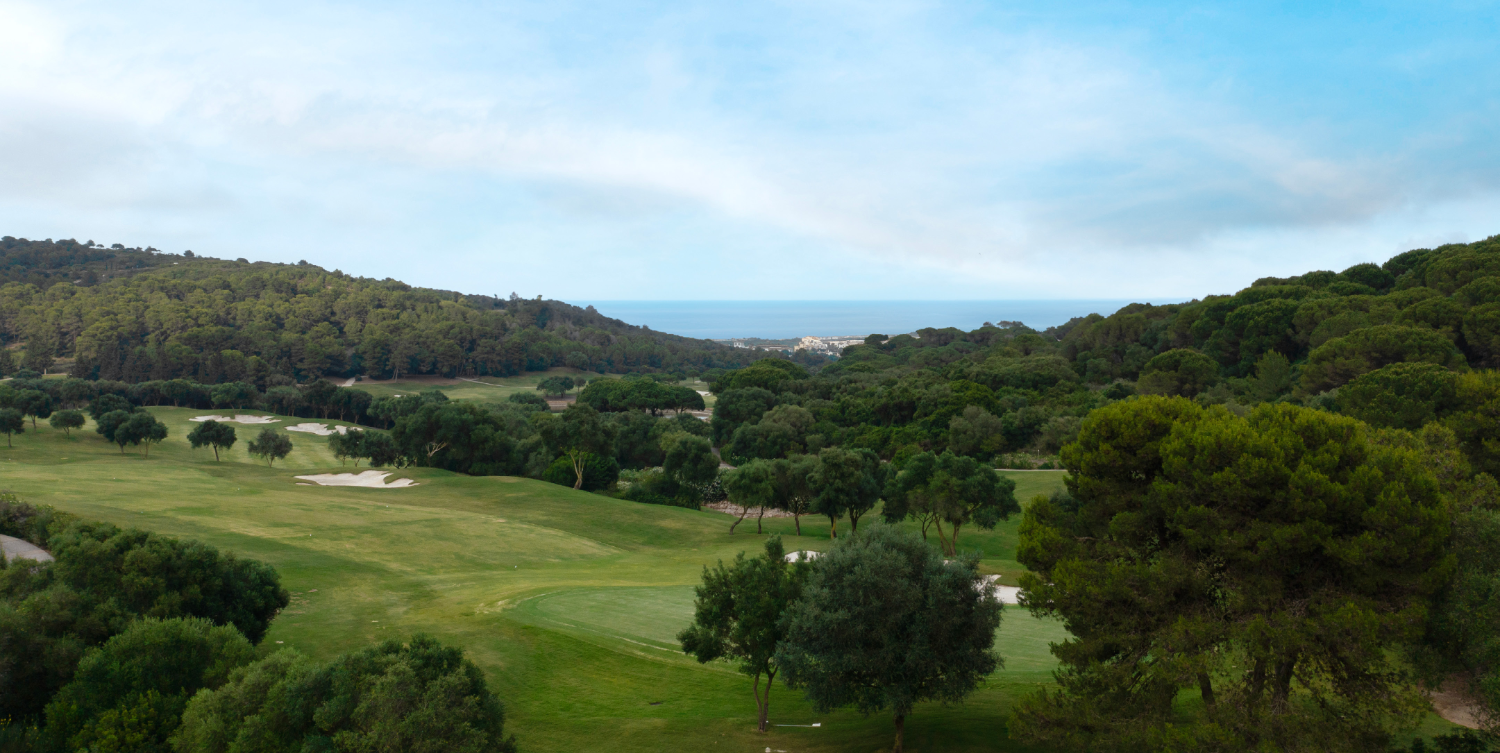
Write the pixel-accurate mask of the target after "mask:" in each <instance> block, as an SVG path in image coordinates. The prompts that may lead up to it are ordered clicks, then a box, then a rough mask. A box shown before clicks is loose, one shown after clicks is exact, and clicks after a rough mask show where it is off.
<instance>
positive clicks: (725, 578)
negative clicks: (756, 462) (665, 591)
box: [677, 536, 807, 732]
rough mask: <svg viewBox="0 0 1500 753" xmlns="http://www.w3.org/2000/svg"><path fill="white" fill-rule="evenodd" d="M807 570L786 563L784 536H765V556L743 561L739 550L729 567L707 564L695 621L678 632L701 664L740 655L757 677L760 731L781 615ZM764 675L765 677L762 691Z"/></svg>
mask: <svg viewBox="0 0 1500 753" xmlns="http://www.w3.org/2000/svg"><path fill="white" fill-rule="evenodd" d="M806 572H807V568H806V567H805V566H803V565H800V564H799V565H793V564H791V563H788V562H787V561H786V551H785V550H784V549H783V548H782V546H781V537H780V536H772V537H771V538H769V539H767V540H766V553H765V556H763V557H756V558H755V559H745V553H744V552H740V553H739V555H738V556H736V557H735V558H734V565H733V566H732V567H725V566H724V561H723V560H720V561H719V564H718V565H717V566H715V567H714V569H712V570H710V569H708V568H706V567H705V568H703V585H701V586H698V588H697V589H696V591H697V594H698V598H697V600H696V601H695V603H694V610H693V624H692V625H691V626H689V627H688V628H687V629H686V630H684V631H682V632H681V633H678V634H677V640H679V641H681V642H682V650H683V652H684V653H687V654H689V655H691V656H692V657H693V658H695V659H697V660H698V661H699V662H701V663H704V664H707V663H708V662H711V661H713V660H715V659H736V660H738V661H739V670H740V672H743V673H744V674H747V675H749V676H751V677H753V678H755V684H754V686H753V688H752V689H753V691H754V693H755V706H756V709H757V711H758V712H759V724H758V725H757V729H759V730H760V731H761V732H765V731H766V729H767V728H768V727H769V716H770V713H771V684H772V683H773V682H774V681H775V680H776V673H777V670H778V669H779V667H778V665H777V663H776V661H775V656H776V648H777V646H778V645H779V644H780V642H781V639H782V636H783V629H782V619H781V618H782V615H783V613H785V612H786V610H787V608H788V607H789V606H791V604H792V603H793V602H795V601H797V599H798V597H799V596H801V594H802V583H803V580H804V579H805V575H806ZM761 675H765V678H766V689H765V692H764V693H762V692H761V689H760V678H761Z"/></svg>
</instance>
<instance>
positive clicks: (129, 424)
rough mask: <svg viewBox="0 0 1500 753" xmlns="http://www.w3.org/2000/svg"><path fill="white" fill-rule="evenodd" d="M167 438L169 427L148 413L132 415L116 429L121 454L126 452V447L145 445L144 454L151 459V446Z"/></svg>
mask: <svg viewBox="0 0 1500 753" xmlns="http://www.w3.org/2000/svg"><path fill="white" fill-rule="evenodd" d="M166 438H167V425H166V424H164V423H162V422H160V421H158V420H156V417H155V416H153V415H151V414H150V413H147V412H146V411H136V412H135V413H132V414H130V417H129V418H127V419H125V420H124V421H123V422H122V423H120V425H119V426H116V427H115V432H114V441H115V444H117V445H119V446H120V452H124V451H125V445H127V444H132V445H137V444H138V445H145V451H144V454H145V456H146V457H148V458H149V457H151V445H153V444H155V443H157V442H160V441H162V440H163V439H166Z"/></svg>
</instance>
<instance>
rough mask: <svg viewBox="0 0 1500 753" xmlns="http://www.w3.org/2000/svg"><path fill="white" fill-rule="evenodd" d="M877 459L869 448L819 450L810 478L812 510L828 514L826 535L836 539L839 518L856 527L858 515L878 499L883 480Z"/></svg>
mask: <svg viewBox="0 0 1500 753" xmlns="http://www.w3.org/2000/svg"><path fill="white" fill-rule="evenodd" d="M884 476H885V473H884V469H883V468H882V467H881V465H880V458H879V457H878V456H876V455H875V453H873V452H870V451H869V450H864V449H859V450H846V449H844V448H842V447H829V448H826V449H824V450H823V451H822V452H820V453H818V466H817V468H816V469H815V470H813V472H812V474H811V475H810V477H809V482H810V485H811V489H812V491H813V493H814V499H813V503H812V507H813V511H814V512H816V513H818V514H820V515H826V516H828V522H829V525H830V526H831V529H830V531H829V538H838V525H839V518H841V517H843V516H844V515H845V514H846V513H847V514H848V515H849V524H850V526H851V527H853V528H854V530H856V531H858V530H859V517H860V516H861V515H863V514H864V513H866V512H868V511H869V510H870V508H872V507H874V506H875V503H876V502H879V501H880V487H881V485H882V484H883V482H884Z"/></svg>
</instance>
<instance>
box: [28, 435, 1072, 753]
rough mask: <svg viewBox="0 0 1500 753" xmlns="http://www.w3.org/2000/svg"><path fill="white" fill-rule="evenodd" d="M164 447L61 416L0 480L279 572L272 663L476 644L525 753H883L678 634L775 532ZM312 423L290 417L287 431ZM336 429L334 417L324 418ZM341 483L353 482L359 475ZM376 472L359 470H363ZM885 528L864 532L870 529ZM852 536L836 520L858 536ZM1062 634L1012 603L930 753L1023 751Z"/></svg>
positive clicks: (781, 527)
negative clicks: (357, 483) (145, 449)
mask: <svg viewBox="0 0 1500 753" xmlns="http://www.w3.org/2000/svg"><path fill="white" fill-rule="evenodd" d="M151 411H152V413H153V414H155V415H156V416H157V417H159V418H160V419H161V420H163V421H165V422H166V423H167V424H168V426H169V429H170V432H171V433H170V436H169V438H168V439H167V441H166V442H164V443H163V444H162V445H160V446H158V447H156V448H154V449H152V451H151V456H150V458H149V459H147V458H143V457H142V456H141V454H140V452H139V451H138V450H136V449H133V448H132V449H130V450H127V451H126V452H125V453H123V454H122V453H121V452H119V449H118V448H117V447H115V446H114V445H110V444H107V443H106V442H105V441H104V440H103V439H101V438H100V437H99V436H97V435H96V434H94V433H93V427H92V425H90V426H88V427H85V428H84V429H82V430H76V431H74V432H73V434H72V436H64V435H63V433H62V432H60V431H55V430H53V429H51V428H50V427H48V426H46V425H45V423H44V424H43V425H42V426H41V428H40V430H39V431H35V432H33V431H31V430H30V428H29V426H28V429H27V432H26V433H25V434H22V435H19V436H16V437H14V444H15V446H14V447H13V448H10V449H6V448H5V447H4V446H3V445H0V487H3V488H7V489H10V490H13V491H15V492H17V493H18V494H20V495H21V496H22V498H24V499H26V500H28V501H32V502H42V503H48V504H53V505H56V506H57V507H59V508H62V509H65V510H69V511H71V512H75V513H77V514H80V515H83V516H86V517H89V518H94V519H102V520H107V521H111V522H114V523H117V524H120V525H128V526H138V527H141V528H146V529H150V530H154V531H159V532H162V533H166V534H170V535H177V536H184V537H192V538H196V539H199V540H202V541H205V542H207V543H210V544H213V545H215V546H218V547H220V548H223V549H228V550H233V551H236V552H239V553H241V554H243V555H245V556H250V557H255V558H258V559H261V560H264V561H267V562H270V563H272V564H273V565H275V566H276V568H277V569H278V570H279V571H280V572H281V575H282V580H283V583H284V584H285V585H286V586H287V588H288V589H289V590H290V591H291V592H292V594H293V597H292V603H291V605H290V606H289V607H288V608H287V610H286V611H285V612H283V613H282V615H281V616H280V617H278V618H277V620H276V622H275V623H274V625H273V627H272V629H271V631H270V634H269V635H268V637H267V639H266V642H265V643H264V644H263V649H264V650H267V651H269V650H274V649H276V648H282V647H286V648H295V649H296V650H299V651H301V652H303V653H305V654H309V655H311V656H313V657H317V658H327V657H330V656H333V655H335V654H337V653H340V652H344V651H349V650H351V649H355V648H358V647H361V646H364V645H367V644H368V643H369V642H371V641H374V640H379V639H383V638H389V637H404V636H409V635H411V634H412V633H415V632H426V633H430V634H432V635H435V636H437V637H439V638H440V639H442V640H443V641H446V642H449V643H452V644H455V645H459V646H462V647H463V648H464V649H465V650H466V651H467V652H468V655H469V656H470V657H471V658H472V659H473V660H474V661H475V662H476V663H478V664H479V666H480V667H482V668H483V669H484V671H485V672H486V674H487V676H488V677H489V680H490V682H491V686H492V687H493V688H494V690H495V691H496V692H497V694H498V695H499V696H500V697H501V698H502V699H503V700H504V702H505V703H506V707H507V711H508V725H509V729H510V730H511V731H513V732H514V733H515V734H516V736H517V738H518V740H519V742H520V744H521V747H522V750H524V751H527V752H528V753H537V752H540V751H589V750H608V751H611V753H627V752H629V751H659V750H726V751H728V750H737V751H750V750H755V751H760V750H764V749H765V748H766V747H770V748H771V749H772V750H788V751H873V750H879V749H882V748H888V747H889V745H890V741H891V732H892V727H891V722H890V720H889V719H888V718H886V717H883V716H874V717H870V718H863V717H861V716H859V715H858V714H854V713H851V712H837V713H832V714H817V713H814V712H813V711H812V709H811V708H810V707H809V706H808V705H807V704H806V703H805V702H804V701H803V700H802V699H801V698H800V696H799V695H798V694H796V693H794V692H792V691H788V690H786V689H785V687H783V686H778V687H777V688H776V690H775V691H773V696H772V714H771V716H772V721H773V723H778V724H810V723H812V722H820V723H821V724H822V725H823V726H822V727H820V728H817V729H810V728H796V727H778V728H773V731H772V732H770V733H769V734H768V735H761V734H759V733H756V732H755V731H754V723H755V705H754V702H753V700H752V698H751V695H750V682H749V680H748V678H745V677H744V676H742V675H738V674H736V673H735V672H733V671H732V669H731V668H730V667H728V666H727V665H723V664H713V665H707V666H704V665H699V664H697V663H696V662H694V661H692V660H691V659H689V658H687V657H685V656H684V655H682V654H681V652H680V651H679V650H677V647H676V643H675V640H674V637H675V635H676V633H677V631H679V630H681V629H682V628H683V627H684V626H685V625H686V623H687V621H688V620H689V619H690V616H691V613H692V599H693V590H692V588H693V586H694V585H695V584H696V583H698V582H699V579H700V577H701V573H702V569H703V567H704V566H705V565H710V564H712V563H714V562H715V561H717V560H719V559H724V560H729V559H732V558H733V557H734V555H735V553H737V552H740V551H749V552H752V553H754V552H758V551H759V550H760V548H761V546H762V544H763V542H764V540H765V536H764V535H756V534H755V533H753V532H754V530H755V526H754V523H753V521H747V522H746V523H745V524H742V525H741V526H740V527H739V529H738V530H739V533H738V534H735V535H730V534H729V533H728V528H729V523H730V522H731V519H730V518H729V517H728V516H725V515H721V514H718V513H713V512H697V511H691V510H684V509H679V508H667V507H656V506H650V505H640V504H635V503H631V502H624V501H619V500H613V499H609V498H606V497H602V496H598V495H592V494H585V493H581V492H575V491H573V490H571V489H567V488H563V487H560V486H555V485H551V484H546V483H543V482H538V481H532V480H528V479H517V478H506V477H467V476H460V475H456V474H452V473H447V472H443V471H436V470H430V469H407V470H402V471H396V472H395V475H394V477H395V478H399V477H407V478H412V479H414V480H416V481H417V482H418V484H419V485H418V486H414V487H408V488H403V489H360V488H335V487H320V486H299V485H298V483H297V480H296V479H295V478H294V477H295V476H297V475H301V474H307V473H320V472H337V471H339V470H340V467H339V463H338V462H337V461H336V460H335V459H334V458H333V456H332V454H331V453H330V452H329V451H328V447H327V439H326V438H323V437H316V436H313V435H308V434H291V435H290V436H292V441H293V443H294V446H295V449H294V450H293V452H292V454H291V456H289V457H288V458H286V460H285V461H281V462H278V463H277V464H276V466H275V467H274V468H268V467H267V466H266V464H265V463H263V462H257V461H254V460H253V459H252V458H250V457H248V455H247V453H246V452H245V450H244V445H245V443H247V442H248V440H249V439H250V438H252V437H253V436H254V435H255V434H256V433H258V432H259V431H260V429H261V427H260V426H255V425H252V426H240V425H235V426H236V431H237V432H238V433H239V436H240V441H239V443H238V444H237V445H236V446H235V447H234V448H233V449H231V450H230V451H228V452H227V453H225V454H224V458H223V460H222V461H221V462H215V461H214V459H213V454H212V453H211V452H210V451H209V450H206V449H204V450H192V449H191V448H189V447H188V445H187V442H186V441H185V439H184V437H185V436H186V434H187V432H188V431H190V430H191V427H192V426H193V424H192V423H191V422H190V421H188V419H189V418H191V417H193V416H195V415H200V414H202V413H206V411H194V410H187V409H174V408H153V409H151ZM306 420H307V419H283V422H282V423H281V424H277V425H279V426H285V425H287V424H293V423H300V422H302V421H306ZM326 423H338V422H326ZM343 470H348V471H353V470H355V469H354V468H353V467H345V468H344V469H343ZM361 470H362V469H361ZM1007 475H1008V476H1011V477H1013V478H1015V479H1016V481H1017V495H1018V497H1019V498H1020V499H1022V500H1023V503H1024V501H1025V500H1029V499H1030V497H1031V496H1033V495H1035V494H1038V493H1048V492H1050V491H1051V490H1052V489H1055V488H1058V486H1059V485H1060V483H1061V477H1062V474H1061V472H1053V473H1009V474H1007ZM873 519H874V515H873V514H872V515H871V516H870V517H867V518H866V520H873ZM1017 524H1018V521H1017V519H1016V518H1012V519H1011V520H1009V521H1007V522H1005V523H1002V524H1001V525H1000V526H998V527H997V528H996V529H995V530H994V531H977V530H974V531H965V532H964V533H963V536H962V539H961V541H960V544H961V547H962V548H964V549H967V550H978V551H980V552H981V553H982V557H983V560H982V566H983V568H984V569H985V570H986V571H988V572H998V573H1001V574H1002V575H1004V576H1005V580H1006V581H1007V582H1013V578H1014V576H1015V575H1017V574H1019V572H1020V568H1019V566H1018V565H1017V564H1016V563H1015V561H1014V556H1015V539H1016V526H1017ZM846 527H847V522H846V523H844V524H841V526H840V528H841V529H843V528H846ZM802 530H803V533H804V534H805V535H804V536H802V537H801V538H798V537H796V536H794V535H793V525H792V521H791V520H789V519H775V520H767V521H766V525H765V531H766V534H770V533H781V534H782V535H783V536H784V537H786V544H787V547H788V549H826V548H827V547H828V546H829V545H830V541H829V540H828V522H827V520H826V519H824V520H821V521H819V520H818V519H816V518H804V520H803V526H802ZM1065 636H1066V634H1065V633H1064V631H1063V630H1062V628H1061V626H1060V625H1059V624H1057V623H1056V622H1052V621H1043V620H1037V619H1034V618H1032V617H1031V616H1030V615H1029V614H1028V613H1027V612H1025V611H1024V610H1021V609H1017V608H1008V609H1007V610H1006V614H1005V621H1004V624H1003V625H1002V626H1001V629H1000V633H999V636H998V639H997V642H996V648H997V650H998V651H999V653H1000V654H1001V655H1002V656H1003V657H1004V659H1005V661H1006V665H1005V667H1004V669H1002V670H1000V671H999V672H997V673H996V674H995V675H994V676H992V677H991V678H989V681H988V682H987V684H986V685H985V687H984V688H983V689H981V690H980V691H979V692H978V693H976V694H975V695H974V696H972V697H971V698H970V699H969V700H968V701H967V702H966V703H964V704H963V705H961V706H952V707H942V706H939V705H936V704H924V705H922V706H920V707H919V708H918V710H917V712H916V713H915V715H914V716H912V717H911V718H910V720H909V722H908V727H907V735H908V738H907V739H908V745H909V746H910V748H911V749H912V750H919V751H924V752H926V751H954V752H957V751H1017V750H1025V749H1026V748H1024V747H1022V746H1019V745H1017V744H1015V743H1012V742H1011V741H1009V740H1008V739H1007V736H1006V720H1007V715H1008V711H1009V709H1010V708H1011V707H1012V705H1013V704H1014V703H1015V701H1016V700H1017V699H1018V698H1019V697H1020V696H1021V695H1023V694H1026V693H1029V692H1031V691H1033V690H1034V689H1036V688H1038V687H1042V686H1048V685H1050V684H1051V675H1050V673H1051V671H1052V668H1053V667H1054V660H1053V658H1052V656H1051V654H1050V653H1049V651H1048V645H1049V644H1050V643H1052V642H1056V641H1059V640H1062V639H1063V638H1064V637H1065Z"/></svg>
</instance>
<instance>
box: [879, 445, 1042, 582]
mask: <svg viewBox="0 0 1500 753" xmlns="http://www.w3.org/2000/svg"><path fill="white" fill-rule="evenodd" d="M1015 492H1016V482H1014V481H1012V480H1010V479H1008V478H1004V477H1002V476H1000V475H999V474H997V473H995V472H994V470H992V469H990V468H989V467H988V466H985V465H983V464H981V463H980V462H979V461H978V460H975V459H974V458H970V457H964V456H962V455H954V454H953V453H951V452H944V453H943V454H941V455H934V454H932V453H930V452H923V453H920V454H918V455H914V456H912V457H911V458H910V459H909V460H907V461H906V465H905V466H903V467H902V469H901V472H900V473H898V474H896V475H895V476H894V477H893V478H891V479H890V480H889V481H887V482H886V485H885V500H886V502H885V507H884V508H883V510H882V514H884V516H885V520H886V522H887V523H896V522H899V521H901V520H903V519H905V518H906V517H908V516H910V517H913V518H916V519H917V520H918V521H919V522H920V523H921V524H922V537H923V538H926V537H927V529H928V527H929V526H932V527H935V528H936V529H937V535H938V541H940V542H942V545H943V553H944V554H947V555H948V556H949V557H952V556H954V555H955V554H957V553H958V531H959V529H960V528H962V527H963V526H964V524H966V523H971V522H972V523H974V524H975V525H978V526H979V527H980V528H982V529H984V530H991V529H993V528H994V527H995V524H996V523H999V522H1000V521H1002V520H1006V519H1008V518H1010V516H1011V515H1013V514H1015V513H1019V512H1020V511H1021V505H1020V504H1019V503H1018V502H1016V493H1015ZM944 522H946V523H948V524H949V525H950V526H952V529H953V536H952V538H951V539H950V538H948V537H947V536H945V535H944V534H943V523H944Z"/></svg>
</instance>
